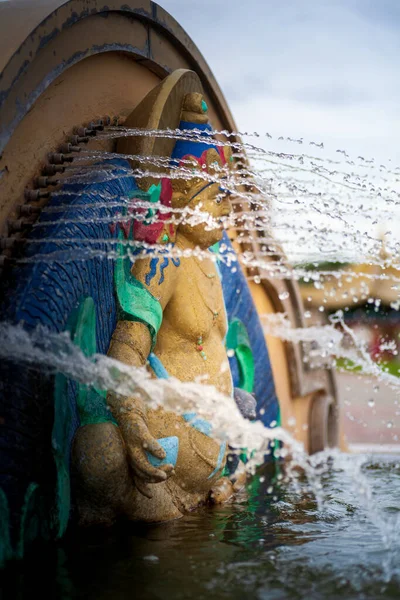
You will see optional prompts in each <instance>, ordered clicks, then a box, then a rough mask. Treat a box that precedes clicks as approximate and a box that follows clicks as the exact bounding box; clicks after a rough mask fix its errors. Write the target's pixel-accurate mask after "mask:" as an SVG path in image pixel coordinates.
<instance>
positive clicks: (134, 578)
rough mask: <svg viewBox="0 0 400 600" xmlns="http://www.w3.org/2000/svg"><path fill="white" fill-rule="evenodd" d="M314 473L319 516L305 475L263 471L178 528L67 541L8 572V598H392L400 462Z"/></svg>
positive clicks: (355, 459) (331, 465) (395, 593)
mask: <svg viewBox="0 0 400 600" xmlns="http://www.w3.org/2000/svg"><path fill="white" fill-rule="evenodd" d="M361 461H363V464H362V465H361ZM316 467H317V471H320V473H321V475H320V482H321V486H322V487H321V490H320V494H321V497H323V503H322V506H321V507H318V504H317V502H316V500H315V496H314V494H313V493H312V492H310V491H309V486H308V483H307V481H306V480H305V478H304V477H302V476H300V480H299V484H298V486H295V485H294V484H293V482H291V483H282V481H283V480H282V479H281V473H280V468H279V469H278V472H277V471H275V472H274V473H271V471H270V470H268V468H267V469H264V471H265V472H264V473H261V474H259V475H258V476H257V477H255V478H254V479H253V480H252V482H251V483H250V484H249V485H248V487H247V490H246V491H245V492H243V493H241V494H240V495H239V496H238V497H237V498H236V499H235V500H234V501H233V502H232V503H229V504H226V505H224V506H220V507H216V508H202V509H200V510H198V511H196V512H194V513H192V514H190V515H189V516H187V517H185V518H183V519H181V520H178V521H174V522H170V523H164V524H159V525H152V526H139V527H138V526H136V527H134V526H132V525H129V524H128V525H123V526H120V527H118V528H112V529H110V530H108V531H105V532H104V531H102V532H95V533H94V532H92V533H90V534H88V535H84V536H82V535H81V534H79V535H78V534H77V533H76V532H70V534H69V537H68V538H67V540H66V541H64V542H63V543H62V544H61V545H59V546H56V547H54V546H52V547H50V548H47V549H41V550H40V551H38V550H36V551H35V553H34V556H31V557H30V558H29V559H28V560H26V561H25V562H24V563H20V564H19V565H14V566H13V567H12V568H10V569H8V571H7V573H6V574H5V577H4V579H3V582H4V587H3V591H4V592H5V596H4V597H7V598H8V597H18V598H25V597H26V598H27V597H31V596H32V594H35V593H36V592H37V593H38V594H40V595H41V596H43V595H44V594H45V593H50V597H52V598H88V599H92V598H93V599H97V600H101V599H111V598H112V599H114V600H116V599H119V598H121V599H122V598H148V599H149V600H153V599H154V600H155V599H161V598H174V599H175V598H176V599H185V598H196V599H210V598H216V599H218V598H221V599H222V598H237V599H242V598H257V599H260V600H263V599H264V598H265V599H271V600H278V599H292V598H293V599H297V598H313V599H318V598H338V597H342V598H354V599H360V600H361V599H371V600H372V599H374V600H375V599H377V598H398V597H399V596H400V543H399V533H400V507H399V495H400V456H398V457H396V456H384V455H379V456H378V455H374V456H372V457H363V458H360V456H345V455H341V454H337V455H336V457H335V458H333V459H328V460H326V459H322V458H321V461H320V462H318V461H317V462H316ZM260 477H261V481H260ZM271 478H272V480H273V481H272V486H271ZM315 485H316V483H315V482H314V486H315ZM11 594H12V595H11Z"/></svg>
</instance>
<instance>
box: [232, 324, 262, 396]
mask: <svg viewBox="0 0 400 600" xmlns="http://www.w3.org/2000/svg"><path fill="white" fill-rule="evenodd" d="M226 347H227V349H228V350H233V351H234V352H235V355H236V358H237V361H238V364H239V373H240V380H239V387H240V388H241V389H242V390H245V391H246V392H249V393H251V392H252V391H253V388H254V374H255V366H254V356H253V352H252V350H251V346H250V340H249V336H248V333H247V329H246V326H245V325H244V323H242V321H241V320H240V319H233V320H232V321H231V323H230V324H229V329H228V334H227V336H226Z"/></svg>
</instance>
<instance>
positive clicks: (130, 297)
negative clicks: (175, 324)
mask: <svg viewBox="0 0 400 600" xmlns="http://www.w3.org/2000/svg"><path fill="white" fill-rule="evenodd" d="M120 236H121V234H120ZM118 252H119V258H117V260H116V261H115V270H114V285H115V290H116V294H117V300H118V318H119V319H120V320H122V321H139V322H140V323H144V325H146V326H147V327H148V329H149V331H150V335H151V340H152V346H151V349H152V350H153V348H154V346H155V344H156V337H157V333H158V330H159V329H160V326H161V322H162V316H163V313H162V308H161V304H160V303H159V301H158V300H156V299H155V298H154V296H153V295H152V294H150V292H149V291H148V290H147V289H146V288H145V286H144V285H143V284H142V283H140V281H138V280H137V279H136V278H135V277H134V276H133V275H132V274H131V269H130V264H129V260H128V257H127V256H125V253H124V248H123V246H122V244H119V248H118Z"/></svg>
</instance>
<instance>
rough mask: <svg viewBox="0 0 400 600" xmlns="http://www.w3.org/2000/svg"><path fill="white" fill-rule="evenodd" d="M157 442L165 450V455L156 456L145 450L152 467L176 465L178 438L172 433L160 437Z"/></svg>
mask: <svg viewBox="0 0 400 600" xmlns="http://www.w3.org/2000/svg"><path fill="white" fill-rule="evenodd" d="M157 442H158V443H159V444H160V446H162V447H163V448H164V450H165V452H166V457H165V458H163V459H160V458H157V457H156V456H154V455H153V454H151V453H150V452H146V456H147V459H148V461H149V463H150V464H151V465H153V467H160V466H162V465H174V467H175V465H176V461H177V460H178V451H179V439H178V438H177V437H176V436H175V435H173V436H171V437H166V438H160V439H158V440H157Z"/></svg>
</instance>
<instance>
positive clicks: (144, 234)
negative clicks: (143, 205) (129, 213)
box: [133, 177, 175, 244]
mask: <svg viewBox="0 0 400 600" xmlns="http://www.w3.org/2000/svg"><path fill="white" fill-rule="evenodd" d="M171 198H172V185H171V180H170V179H168V178H166V177H164V178H163V179H161V192H160V203H161V204H162V205H163V206H166V207H168V208H170V207H171ZM139 210H140V209H137V210H136V211H135V212H136V214H138V213H139ZM146 212H147V211H145V210H143V209H141V214H145V213H146ZM170 218H171V213H170V212H169V211H168V212H161V211H160V212H157V219H156V221H155V222H154V223H150V224H146V223H144V222H143V221H135V220H134V221H133V237H134V239H135V240H138V241H139V242H146V243H147V244H156V243H160V242H161V241H162V240H161V239H160V238H161V236H162V233H163V231H164V226H165V221H167V220H168V219H170ZM169 230H170V235H171V237H174V236H175V228H174V226H173V225H172V223H171V224H170V225H169ZM171 241H172V240H171Z"/></svg>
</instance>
